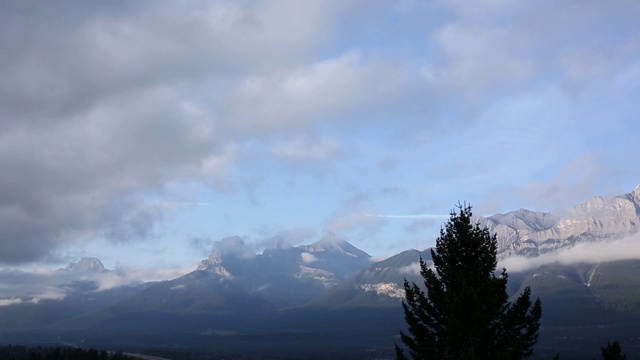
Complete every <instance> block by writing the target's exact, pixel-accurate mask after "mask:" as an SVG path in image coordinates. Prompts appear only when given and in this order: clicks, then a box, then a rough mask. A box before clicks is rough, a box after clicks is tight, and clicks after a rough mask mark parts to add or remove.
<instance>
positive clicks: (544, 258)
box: [498, 235, 640, 272]
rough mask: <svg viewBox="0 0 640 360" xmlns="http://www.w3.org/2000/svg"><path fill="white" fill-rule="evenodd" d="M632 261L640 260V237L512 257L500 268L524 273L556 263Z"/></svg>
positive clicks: (501, 263)
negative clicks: (530, 255)
mask: <svg viewBox="0 0 640 360" xmlns="http://www.w3.org/2000/svg"><path fill="white" fill-rule="evenodd" d="M631 259H640V235H633V236H630V237H626V238H623V239H618V240H608V241H604V240H603V241H597V242H582V243H578V244H576V245H575V246H572V247H570V248H564V249H558V250H556V251H553V252H550V253H547V254H542V255H540V256H537V257H523V256H512V257H508V258H505V259H502V260H500V261H499V263H498V267H505V268H506V269H507V271H511V272H522V271H528V270H533V269H536V268H538V267H540V266H543V265H549V264H555V263H557V264H561V265H573V264H580V263H599V262H607V261H616V260H631Z"/></svg>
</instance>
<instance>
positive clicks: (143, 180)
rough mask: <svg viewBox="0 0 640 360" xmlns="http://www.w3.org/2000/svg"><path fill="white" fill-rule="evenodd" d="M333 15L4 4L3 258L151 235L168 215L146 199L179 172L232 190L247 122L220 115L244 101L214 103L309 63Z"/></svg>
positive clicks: (228, 6)
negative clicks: (232, 90)
mask: <svg viewBox="0 0 640 360" xmlns="http://www.w3.org/2000/svg"><path fill="white" fill-rule="evenodd" d="M194 5H197V6H194ZM285 8H286V9H287V11H284V9H285ZM289 11H295V13H296V16H294V17H292V16H284V15H283V14H285V13H288V12H289ZM333 11H334V8H333V5H332V4H330V3H329V2H323V3H314V4H307V5H304V6H301V5H298V4H295V3H288V2H278V1H274V2H268V3H260V4H249V3H245V4H240V3H228V2H212V3H206V4H205V3H200V4H187V3H176V2H173V1H160V2H154V3H145V5H142V4H141V3H139V4H135V5H134V4H129V5H126V6H124V5H123V4H121V3H112V4H109V5H107V4H102V5H97V4H92V5H90V4H80V3H67V4H58V5H56V6H53V5H50V4H35V3H29V2H25V3H21V4H20V5H16V6H12V7H8V8H5V9H4V11H2V14H1V15H0V24H2V25H0V30H1V31H0V43H1V44H2V53H3V54H6V56H3V57H2V59H1V60H0V78H2V79H3V81H2V82H1V83H0V108H1V109H2V111H1V112H0V129H2V131H1V132H0V134H1V135H0V154H2V155H0V167H2V168H4V169H11V171H10V172H6V173H5V174H4V175H3V176H2V179H0V262H5V263H21V262H26V261H32V260H37V259H40V258H43V257H45V256H46V255H47V254H48V253H49V252H50V251H51V250H53V249H56V248H57V247H59V246H61V245H63V244H68V243H70V242H76V241H87V240H91V239H93V238H96V237H107V238H111V239H114V240H116V241H123V240H126V241H129V240H132V239H145V238H149V237H153V236H155V235H157V232H158V230H159V228H158V224H159V223H162V222H164V221H165V220H166V219H167V218H168V217H169V216H170V215H171V211H167V209H165V208H163V207H162V206H153V205H149V204H148V203H147V202H146V201H145V198H146V197H162V196H163V195H164V192H165V190H166V187H167V186H168V185H169V184H170V183H173V182H176V181H184V180H197V181H200V182H203V183H206V184H207V185H209V186H211V188H213V189H217V190H220V191H232V190H233V189H234V186H233V180H232V179H230V178H229V176H228V174H229V172H228V169H229V168H230V167H232V166H233V164H234V163H235V161H236V157H235V154H236V149H237V146H236V138H235V135H234V133H233V129H234V128H236V126H237V125H238V124H239V120H240V119H238V118H235V117H233V118H232V117H227V118H221V117H220V116H217V114H225V113H227V114H230V113H233V112H235V111H236V110H234V111H231V112H230V111H225V110H224V109H225V108H228V106H227V105H225V104H218V105H216V106H219V107H220V108H214V107H213V106H212V105H211V104H212V101H211V98H218V97H219V96H218V95H219V94H224V93H227V89H228V88H229V84H236V83H241V82H242V81H240V80H239V79H240V78H244V77H245V76H244V75H242V74H246V73H247V72H249V73H253V74H256V73H270V72H271V71H276V72H278V71H279V72H282V70H277V69H282V67H287V68H288V67H289V65H293V64H294V63H298V62H300V61H302V60H303V59H304V58H305V57H306V53H307V52H308V51H309V49H310V47H311V46H313V45H314V44H315V43H316V41H318V40H319V39H320V38H321V33H322V32H323V30H322V29H323V28H324V27H323V24H324V23H325V22H326V21H327V20H328V19H329V17H330V14H331V13H332V12H333ZM16 14H21V15H16ZM25 14H27V15H25ZM11 34H13V35H11ZM15 34H20V37H16V36H15ZM26 44H29V45H28V46H26ZM275 48H277V49H279V51H273V49H275ZM293 67H296V66H293ZM322 69H323V67H322V66H320V73H322ZM352 70H355V71H356V72H357V69H354V68H352ZM305 74H306V73H305V72H304V71H303V72H302V73H300V76H302V77H304V76H305ZM264 76H266V77H269V76H270V75H264ZM290 79H294V78H290ZM300 79H302V78H300ZM233 103H234V104H235V105H234V106H239V107H244V106H245V105H246V103H245V102H244V101H242V100H240V99H238V101H235V102H233ZM34 104H37V106H34ZM263 106H268V105H266V103H264V102H263ZM259 117H262V116H259ZM246 120H247V121H252V122H254V121H259V120H256V118H254V117H251V119H246ZM265 125H266V124H265ZM265 127H268V126H265ZM240 128H242V126H240Z"/></svg>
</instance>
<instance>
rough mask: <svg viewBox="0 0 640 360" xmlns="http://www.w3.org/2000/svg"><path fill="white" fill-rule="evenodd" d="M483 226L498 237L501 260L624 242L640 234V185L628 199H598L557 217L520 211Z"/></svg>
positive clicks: (484, 220) (493, 218) (484, 222)
mask: <svg viewBox="0 0 640 360" xmlns="http://www.w3.org/2000/svg"><path fill="white" fill-rule="evenodd" d="M480 223H481V225H483V226H487V227H488V228H489V231H490V232H491V233H496V234H497V239H498V249H499V250H498V251H499V254H500V255H499V256H500V257H507V256H510V255H525V256H536V255H540V254H543V253H547V252H550V251H553V250H555V249H558V248H561V247H567V246H571V245H573V244H575V243H577V242H581V241H594V240H602V239H612V238H620V237H624V236H627V235H630V234H634V233H637V232H638V231H640V185H638V186H637V187H636V188H635V189H634V190H633V191H632V192H630V193H628V194H624V195H619V196H613V197H603V196H594V197H592V198H591V199H589V200H587V201H586V202H584V203H582V204H579V205H575V206H572V207H571V208H569V209H567V210H566V211H563V212H561V213H557V214H554V213H547V212H534V211H530V210H526V209H520V210H517V211H512V212H508V213H506V214H496V215H493V216H489V217H487V218H481V219H480Z"/></svg>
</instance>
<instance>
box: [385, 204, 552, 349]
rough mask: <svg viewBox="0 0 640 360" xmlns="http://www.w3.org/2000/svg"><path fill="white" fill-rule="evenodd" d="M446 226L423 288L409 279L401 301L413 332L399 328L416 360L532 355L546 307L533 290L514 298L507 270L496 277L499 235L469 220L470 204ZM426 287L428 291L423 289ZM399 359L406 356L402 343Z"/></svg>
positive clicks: (423, 268)
mask: <svg viewBox="0 0 640 360" xmlns="http://www.w3.org/2000/svg"><path fill="white" fill-rule="evenodd" d="M459 210H460V211H459V213H456V212H455V211H454V212H452V213H451V218H450V219H449V221H448V222H447V223H446V225H445V227H444V228H443V229H441V230H440V237H438V239H436V247H435V251H434V250H433V249H432V250H431V255H432V258H433V268H431V267H429V266H428V264H427V263H426V262H425V261H424V260H422V259H421V260H420V269H421V271H420V274H421V275H422V278H423V280H424V284H423V285H424V287H421V286H418V285H416V284H415V283H414V284H409V282H408V281H406V280H405V284H404V288H405V294H406V295H405V296H406V298H405V300H404V301H403V302H402V307H403V309H404V314H405V319H406V321H407V325H408V330H409V333H408V334H405V333H404V332H401V333H400V336H401V339H402V342H403V343H404V345H405V346H406V348H407V350H408V352H409V354H408V355H409V356H410V357H411V358H413V359H441V360H444V359H455V360H463V359H465V360H485V359H486V360H518V359H523V358H526V357H529V356H531V355H532V354H533V346H534V345H535V344H536V342H537V340H538V330H539V327H540V317H541V315H542V309H541V305H540V299H538V300H536V301H535V302H534V303H533V305H532V301H531V289H530V288H528V287H527V288H525V290H524V291H523V292H522V294H520V296H519V297H518V298H517V299H516V300H515V301H514V302H513V303H511V302H509V295H508V294H507V271H506V270H505V269H502V273H501V274H500V275H499V276H496V275H495V270H496V265H497V260H496V252H497V239H496V236H495V235H493V236H492V235H491V234H489V230H488V229H487V228H486V227H485V228H481V227H480V225H479V224H478V223H475V224H473V223H472V221H471V218H472V213H471V207H470V206H465V207H463V206H459ZM423 289H425V290H426V291H423ZM396 351H397V357H398V359H406V358H407V354H406V353H405V351H404V349H401V348H400V347H396Z"/></svg>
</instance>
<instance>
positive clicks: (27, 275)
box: [0, 266, 196, 306]
mask: <svg viewBox="0 0 640 360" xmlns="http://www.w3.org/2000/svg"><path fill="white" fill-rule="evenodd" d="M195 268H196V267H195V266H192V267H189V268H184V269H170V270H158V269H153V268H143V267H126V268H117V269H116V270H113V271H106V272H82V271H54V270H51V269H45V268H38V269H35V270H33V271H22V270H2V271H0V306H9V305H15V304H23V303H32V304H38V303H39V302H41V301H43V300H61V299H64V298H65V297H66V296H67V295H69V294H70V293H72V292H75V291H78V289H80V288H81V289H82V291H90V292H95V293H98V292H101V291H107V290H111V289H115V288H118V287H122V286H131V285H139V284H142V283H143V282H145V281H163V280H170V279H175V278H177V277H179V276H182V275H184V274H186V273H188V272H191V271H194V270H195Z"/></svg>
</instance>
